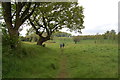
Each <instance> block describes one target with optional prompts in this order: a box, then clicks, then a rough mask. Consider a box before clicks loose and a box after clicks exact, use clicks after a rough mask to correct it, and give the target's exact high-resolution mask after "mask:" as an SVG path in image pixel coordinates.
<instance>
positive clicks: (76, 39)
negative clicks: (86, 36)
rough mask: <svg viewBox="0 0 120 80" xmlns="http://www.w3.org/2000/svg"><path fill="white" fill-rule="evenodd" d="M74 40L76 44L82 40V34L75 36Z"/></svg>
mask: <svg viewBox="0 0 120 80" xmlns="http://www.w3.org/2000/svg"><path fill="white" fill-rule="evenodd" d="M73 41H74V42H75V44H76V43H77V42H80V36H74V37H73Z"/></svg>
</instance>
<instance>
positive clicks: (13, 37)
mask: <svg viewBox="0 0 120 80" xmlns="http://www.w3.org/2000/svg"><path fill="white" fill-rule="evenodd" d="M9 35H10V46H11V48H12V49H15V48H17V47H18V44H19V32H18V30H14V29H10V30H9Z"/></svg>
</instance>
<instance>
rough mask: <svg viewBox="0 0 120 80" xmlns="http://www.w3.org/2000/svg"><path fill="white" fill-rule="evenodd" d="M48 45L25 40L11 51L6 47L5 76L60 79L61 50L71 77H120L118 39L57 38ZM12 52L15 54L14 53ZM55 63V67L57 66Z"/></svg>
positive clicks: (4, 58)
mask: <svg viewBox="0 0 120 80" xmlns="http://www.w3.org/2000/svg"><path fill="white" fill-rule="evenodd" d="M54 41H55V42H56V43H49V41H48V42H46V43H45V44H46V47H41V46H38V45H36V43H29V42H23V43H22V44H21V45H22V47H21V48H19V49H17V50H15V51H10V50H9V49H8V48H6V47H3V77H4V78H56V77H57V76H58V74H59V72H60V65H61V64H59V63H60V61H61V59H62V58H61V57H62V56H61V50H60V48H59V43H62V42H64V43H65V48H64V49H63V51H64V52H63V56H66V65H67V66H66V71H67V72H68V73H69V77H70V78H117V77H118V46H117V43H116V42H112V41H104V42H101V43H100V42H99V43H97V44H95V43H94V40H82V41H80V42H79V43H78V44H74V42H72V39H71V38H60V39H59V38H56V39H55V40H54ZM10 53H11V54H10ZM52 64H53V65H54V66H55V69H54V68H53V66H52Z"/></svg>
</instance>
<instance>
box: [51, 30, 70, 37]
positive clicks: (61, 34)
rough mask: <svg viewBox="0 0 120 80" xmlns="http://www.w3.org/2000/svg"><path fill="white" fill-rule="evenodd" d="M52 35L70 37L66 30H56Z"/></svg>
mask: <svg viewBox="0 0 120 80" xmlns="http://www.w3.org/2000/svg"><path fill="white" fill-rule="evenodd" d="M52 36H54V37H70V36H71V34H69V33H67V32H61V31H58V32H55V33H53V35H52Z"/></svg>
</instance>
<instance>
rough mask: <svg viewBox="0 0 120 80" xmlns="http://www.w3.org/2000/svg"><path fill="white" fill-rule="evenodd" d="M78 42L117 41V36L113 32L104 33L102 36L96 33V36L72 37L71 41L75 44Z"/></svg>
mask: <svg viewBox="0 0 120 80" xmlns="http://www.w3.org/2000/svg"><path fill="white" fill-rule="evenodd" d="M80 40H96V41H95V42H98V41H100V42H102V41H103V40H113V41H114V40H118V34H116V32H115V30H111V31H106V32H105V33H104V34H99V33H97V34H96V35H85V36H73V41H74V42H75V43H77V42H80Z"/></svg>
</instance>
